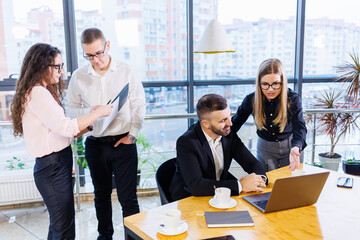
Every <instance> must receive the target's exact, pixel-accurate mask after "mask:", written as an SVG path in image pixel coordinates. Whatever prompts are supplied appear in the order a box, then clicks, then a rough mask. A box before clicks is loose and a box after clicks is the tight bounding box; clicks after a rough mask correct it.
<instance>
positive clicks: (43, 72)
mask: <svg viewBox="0 0 360 240" xmlns="http://www.w3.org/2000/svg"><path fill="white" fill-rule="evenodd" d="M58 54H61V52H60V50H59V49H58V48H56V47H53V46H51V45H49V44H46V43H37V44H35V45H33V46H31V47H30V49H29V50H28V52H27V53H26V55H25V57H24V60H23V63H22V66H21V70H20V76H19V79H18V80H17V82H16V87H15V91H16V92H15V95H14V98H13V101H12V103H11V107H10V111H11V119H12V123H13V128H14V136H22V135H23V127H22V117H23V114H24V111H25V109H24V107H25V103H26V99H27V97H28V95H29V93H30V92H31V90H32V88H33V87H34V86H35V85H36V84H40V85H42V86H44V83H45V84H46V88H47V89H48V90H49V92H50V93H51V95H52V96H53V97H54V99H55V100H56V102H57V103H58V104H59V105H60V106H61V107H62V103H61V100H62V99H63V97H64V83H63V81H61V80H60V81H59V82H58V83H57V84H54V83H51V74H52V69H51V68H49V65H51V64H54V62H55V58H56V56H57V55H58Z"/></svg>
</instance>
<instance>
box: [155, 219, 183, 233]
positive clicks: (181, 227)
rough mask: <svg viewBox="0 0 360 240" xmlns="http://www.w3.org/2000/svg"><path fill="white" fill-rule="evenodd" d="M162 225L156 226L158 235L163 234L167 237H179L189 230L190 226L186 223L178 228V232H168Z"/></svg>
mask: <svg viewBox="0 0 360 240" xmlns="http://www.w3.org/2000/svg"><path fill="white" fill-rule="evenodd" d="M161 225H163V224H162V223H158V225H157V226H156V230H157V231H158V233H161V234H163V235H167V236H174V235H179V234H182V233H183V232H185V231H186V230H187V229H188V225H187V223H186V222H182V223H180V225H179V226H178V228H177V229H176V230H171V231H170V230H167V229H166V228H165V227H163V226H161Z"/></svg>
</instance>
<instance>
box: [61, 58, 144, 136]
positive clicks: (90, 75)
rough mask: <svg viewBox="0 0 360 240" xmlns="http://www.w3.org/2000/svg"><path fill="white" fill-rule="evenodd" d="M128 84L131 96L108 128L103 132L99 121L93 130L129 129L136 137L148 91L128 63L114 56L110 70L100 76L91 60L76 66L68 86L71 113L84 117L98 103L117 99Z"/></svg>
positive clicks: (112, 132)
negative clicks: (83, 64) (145, 90)
mask: <svg viewBox="0 0 360 240" xmlns="http://www.w3.org/2000/svg"><path fill="white" fill-rule="evenodd" d="M127 83H129V95H128V98H127V101H126V102H125V104H124V106H123V107H122V108H121V109H120V111H119V113H118V114H117V116H116V118H115V119H114V120H113V121H112V122H111V123H110V125H109V127H108V128H107V129H106V130H105V131H104V132H103V133H102V134H101V135H100V133H99V132H100V126H99V122H98V121H97V122H95V123H94V127H93V128H94V130H93V131H92V132H90V134H91V135H93V136H95V137H102V136H115V135H120V134H123V133H126V132H129V133H130V134H131V135H133V136H136V135H137V134H138V131H139V130H140V128H141V125H142V123H143V120H144V116H145V112H146V102H145V92H144V88H143V86H142V83H141V81H140V80H139V79H138V77H137V76H136V72H135V70H134V69H133V68H132V67H130V66H129V65H128V64H125V63H122V62H119V61H116V60H114V59H111V62H110V66H109V69H108V71H107V72H106V73H105V74H104V76H101V75H100V74H98V73H97V72H96V71H95V70H94V69H93V67H92V65H91V64H90V63H89V64H88V65H85V66H83V67H80V68H79V69H77V70H76V71H75V72H74V73H73V75H72V76H71V79H70V83H69V88H68V103H67V105H68V109H67V111H69V115H72V116H74V115H75V116H82V115H85V114H87V113H89V112H90V108H91V107H93V106H95V105H106V104H107V103H108V102H109V101H110V100H114V99H115V97H116V96H117V95H118V94H119V92H120V91H121V90H122V89H123V88H124V87H125V86H126V84H127Z"/></svg>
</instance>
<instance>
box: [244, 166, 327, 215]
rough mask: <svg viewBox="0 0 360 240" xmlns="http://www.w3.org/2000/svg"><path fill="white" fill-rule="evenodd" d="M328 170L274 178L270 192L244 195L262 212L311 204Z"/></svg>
mask: <svg viewBox="0 0 360 240" xmlns="http://www.w3.org/2000/svg"><path fill="white" fill-rule="evenodd" d="M328 176H329V172H323V173H315V174H308V175H302V176H296V177H288V178H281V179H277V180H275V183H274V187H273V189H272V192H267V193H260V194H253V195H248V196H244V197H243V199H245V200H246V201H248V202H249V203H250V204H252V205H254V206H255V207H256V208H257V209H259V210H260V211H262V212H264V213H269V212H276V211H280V210H286V209H291V208H297V207H303V206H308V205H312V204H314V203H316V202H317V200H318V198H319V196H320V193H321V191H322V189H323V187H324V185H325V182H326V180H327V178H328Z"/></svg>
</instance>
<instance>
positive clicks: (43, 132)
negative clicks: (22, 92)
mask: <svg viewBox="0 0 360 240" xmlns="http://www.w3.org/2000/svg"><path fill="white" fill-rule="evenodd" d="M22 126H23V132H24V138H25V144H26V149H27V151H28V153H29V155H30V156H32V157H34V158H35V157H43V156H45V155H48V154H50V153H53V152H58V151H61V150H63V149H64V148H66V147H67V146H69V145H70V144H71V142H72V140H73V139H74V136H75V135H76V134H78V133H79V132H80V131H79V126H78V123H77V119H76V118H75V119H70V118H67V117H65V113H64V109H63V108H62V107H61V106H60V105H59V104H58V103H57V102H56V101H55V99H54V98H53V96H52V95H51V93H50V92H49V91H48V90H47V89H46V88H44V87H43V86H34V87H33V89H32V90H31V92H30V94H29V96H28V97H27V99H26V103H25V111H24V115H23V118H22Z"/></svg>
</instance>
